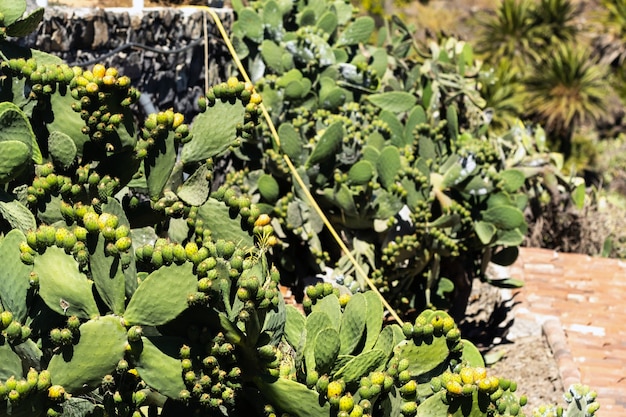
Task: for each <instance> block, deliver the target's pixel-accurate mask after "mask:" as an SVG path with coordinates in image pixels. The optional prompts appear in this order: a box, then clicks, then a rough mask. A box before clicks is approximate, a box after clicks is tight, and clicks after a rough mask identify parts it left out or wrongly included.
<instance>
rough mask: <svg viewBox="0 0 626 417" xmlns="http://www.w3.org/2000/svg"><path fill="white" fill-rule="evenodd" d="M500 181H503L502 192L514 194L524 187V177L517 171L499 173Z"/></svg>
mask: <svg viewBox="0 0 626 417" xmlns="http://www.w3.org/2000/svg"><path fill="white" fill-rule="evenodd" d="M500 179H502V181H504V191H506V192H508V193H514V192H516V191H517V190H519V189H520V188H521V187H522V186H523V185H524V182H525V181H526V176H525V175H524V173H523V172H522V171H520V170H518V169H507V170H506V171H502V172H501V173H500Z"/></svg>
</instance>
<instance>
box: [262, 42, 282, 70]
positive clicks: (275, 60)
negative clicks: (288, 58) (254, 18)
mask: <svg viewBox="0 0 626 417" xmlns="http://www.w3.org/2000/svg"><path fill="white" fill-rule="evenodd" d="M260 50H261V56H262V57H263V61H264V62H265V65H267V67H268V68H270V69H271V70H272V71H276V72H278V73H280V72H282V71H283V48H281V47H280V46H278V45H277V44H276V43H274V42H272V41H271V40H269V39H264V40H263V42H262V43H261V47H260Z"/></svg>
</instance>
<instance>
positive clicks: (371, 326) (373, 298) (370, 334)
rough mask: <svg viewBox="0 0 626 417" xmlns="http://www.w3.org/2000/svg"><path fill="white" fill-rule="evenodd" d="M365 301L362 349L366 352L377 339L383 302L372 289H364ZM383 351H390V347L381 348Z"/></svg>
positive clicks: (381, 323)
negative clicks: (363, 342) (364, 331)
mask: <svg viewBox="0 0 626 417" xmlns="http://www.w3.org/2000/svg"><path fill="white" fill-rule="evenodd" d="M363 295H364V296H365V301H366V302H367V310H366V320H365V329H366V332H367V334H366V336H365V344H364V345H363V351H364V352H366V351H368V350H370V349H372V348H373V347H374V345H375V344H376V340H377V339H378V337H379V335H380V333H381V328H382V325H383V313H384V310H383V303H382V301H380V297H379V296H378V294H376V293H375V292H374V291H366V292H364V293H363ZM383 352H388V353H391V349H389V350H383Z"/></svg>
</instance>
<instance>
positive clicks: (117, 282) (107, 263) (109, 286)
mask: <svg viewBox="0 0 626 417" xmlns="http://www.w3.org/2000/svg"><path fill="white" fill-rule="evenodd" d="M106 244H107V242H106V240H105V238H104V236H102V234H100V235H98V241H97V244H96V246H95V248H94V249H93V252H92V253H91V254H90V256H89V266H90V270H91V273H92V278H93V282H94V284H95V285H96V289H97V290H98V294H100V296H101V297H102V300H103V301H104V302H105V303H106V305H107V306H109V308H110V309H111V311H113V313H115V314H118V315H121V314H122V313H124V303H125V299H126V278H125V276H124V271H123V270H122V264H121V262H120V258H119V257H117V256H110V255H106V254H105V249H104V248H105V246H106Z"/></svg>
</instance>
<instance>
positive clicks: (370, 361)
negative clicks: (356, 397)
mask: <svg viewBox="0 0 626 417" xmlns="http://www.w3.org/2000/svg"><path fill="white" fill-rule="evenodd" d="M387 357H388V356H387V355H386V354H385V352H383V351H382V350H378V349H372V350H370V351H368V352H363V353H361V354H360V355H358V356H355V357H354V358H353V359H352V360H350V362H348V363H347V364H345V365H344V366H343V367H342V368H341V369H339V370H338V371H337V372H336V373H335V375H334V377H335V378H342V379H343V380H344V381H345V382H346V384H350V383H352V382H356V381H358V380H359V379H360V378H361V377H362V376H365V375H367V374H368V373H369V372H371V371H374V370H377V369H379V368H380V367H382V366H384V364H385V362H386V360H387Z"/></svg>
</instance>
